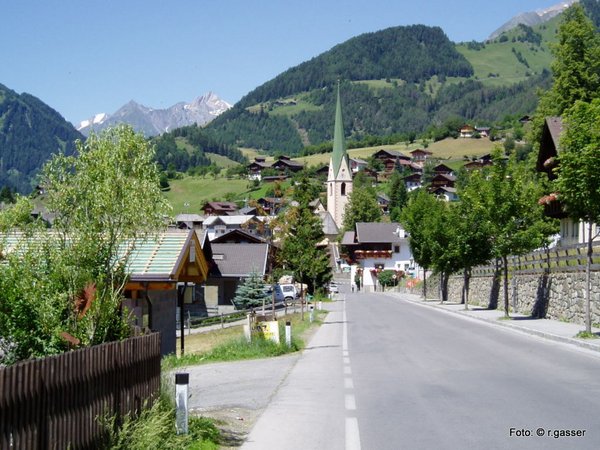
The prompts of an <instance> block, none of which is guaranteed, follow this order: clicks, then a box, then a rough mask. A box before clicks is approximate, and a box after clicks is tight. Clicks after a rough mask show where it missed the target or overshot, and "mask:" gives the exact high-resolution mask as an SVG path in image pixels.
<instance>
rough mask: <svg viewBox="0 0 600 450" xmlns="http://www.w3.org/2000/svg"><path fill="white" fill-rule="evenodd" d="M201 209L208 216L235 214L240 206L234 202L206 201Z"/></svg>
mask: <svg viewBox="0 0 600 450" xmlns="http://www.w3.org/2000/svg"><path fill="white" fill-rule="evenodd" d="M201 209H202V211H203V212H204V214H205V215H207V216H224V215H228V214H234V213H235V212H236V211H237V209H238V207H237V205H236V204H235V203H233V202H206V203H205V204H204V205H203V206H202V208H201Z"/></svg>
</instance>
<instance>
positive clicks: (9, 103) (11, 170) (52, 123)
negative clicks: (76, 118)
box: [0, 84, 83, 193]
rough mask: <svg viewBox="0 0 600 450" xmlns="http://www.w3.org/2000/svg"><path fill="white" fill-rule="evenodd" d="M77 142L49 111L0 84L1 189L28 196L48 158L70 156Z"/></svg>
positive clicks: (73, 133)
mask: <svg viewBox="0 0 600 450" xmlns="http://www.w3.org/2000/svg"><path fill="white" fill-rule="evenodd" d="M76 139H83V136H82V135H81V134H80V133H79V132H78V131H76V130H75V128H73V125H71V124H70V123H69V122H67V121H66V120H65V119H64V118H63V117H62V116H61V115H60V114H59V113H57V112H56V111H55V110H53V109H52V108H51V107H49V106H48V105H46V104H45V103H43V102H42V101H41V100H39V99H38V98H36V97H34V96H32V95H29V94H26V93H24V94H20V95H19V94H17V93H16V92H14V91H12V90H10V89H9V88H7V87H6V86H3V85H1V84H0V187H4V186H8V187H9V188H10V189H12V190H16V191H18V192H22V193H29V192H30V191H31V189H32V187H33V186H32V183H34V177H35V175H36V173H37V172H38V170H39V169H40V168H41V166H42V165H43V164H44V163H45V162H46V160H47V159H48V158H49V157H50V155H51V154H52V153H56V152H59V151H62V152H65V153H66V154H71V153H73V152H74V151H75V145H74V141H75V140H76Z"/></svg>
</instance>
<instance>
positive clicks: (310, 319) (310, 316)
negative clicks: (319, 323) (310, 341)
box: [309, 305, 315, 323]
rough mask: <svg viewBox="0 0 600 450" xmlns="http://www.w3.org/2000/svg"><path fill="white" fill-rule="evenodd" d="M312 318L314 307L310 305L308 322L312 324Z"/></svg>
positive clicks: (313, 316)
mask: <svg viewBox="0 0 600 450" xmlns="http://www.w3.org/2000/svg"><path fill="white" fill-rule="evenodd" d="M314 318H315V307H314V306H313V305H310V315H309V321H310V322H311V323H312V321H313V320H314Z"/></svg>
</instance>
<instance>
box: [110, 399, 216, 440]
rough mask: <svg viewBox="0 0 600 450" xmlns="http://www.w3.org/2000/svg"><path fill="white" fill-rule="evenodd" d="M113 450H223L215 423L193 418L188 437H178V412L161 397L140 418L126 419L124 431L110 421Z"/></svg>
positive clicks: (124, 420) (205, 419)
mask: <svg viewBox="0 0 600 450" xmlns="http://www.w3.org/2000/svg"><path fill="white" fill-rule="evenodd" d="M103 423H104V426H105V427H106V429H107V430H108V436H107V438H108V442H107V445H106V446H105V448H107V449H110V450H153V449H156V450H159V449H166V448H168V449H181V450H184V449H186V450H216V449H218V448H219V444H220V440H221V432H220V431H219V429H218V428H217V427H216V425H215V423H214V421H213V420H212V419H209V418H206V417H193V416H191V417H190V418H189V421H188V434H185V435H177V434H176V433H175V429H174V426H173V424H174V423H175V409H174V407H173V405H172V404H171V402H169V401H167V400H165V398H164V396H161V397H160V398H159V399H158V400H157V401H156V402H155V403H154V405H153V406H152V407H150V408H145V409H143V410H142V412H141V413H140V415H139V417H137V418H131V417H130V416H126V417H125V418H124V419H123V422H122V424H121V426H120V427H116V426H115V419H114V418H110V419H106V420H105V421H104V422H103Z"/></svg>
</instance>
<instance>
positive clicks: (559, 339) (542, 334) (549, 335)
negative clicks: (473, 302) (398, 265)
mask: <svg viewBox="0 0 600 450" xmlns="http://www.w3.org/2000/svg"><path fill="white" fill-rule="evenodd" d="M406 300H407V301H409V302H411V303H414V304H417V305H422V306H429V307H432V308H436V309H437V310H439V311H445V312H448V313H453V314H458V315H459V316H462V317H468V318H470V319H475V320H479V321H481V322H487V323H490V324H494V325H499V326H503V327H506V328H510V329H512V330H516V331H520V332H522V333H525V334H531V335H534V336H538V337H541V338H544V339H548V340H551V341H555V342H561V343H564V344H571V345H575V346H577V347H581V348H585V349H588V350H592V351H595V352H600V339H599V340H598V344H592V343H590V342H586V341H583V340H579V339H576V338H570V337H566V336H560V335H557V334H553V333H548V332H546V331H539V330H534V329H532V328H527V327H520V326H517V325H513V324H511V323H507V322H504V321H502V320H492V319H486V318H484V317H477V316H475V315H471V314H468V313H465V312H464V310H461V311H455V310H452V309H446V308H443V307H442V306H441V305H439V304H430V303H427V302H426V301H423V300H410V299H406Z"/></svg>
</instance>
